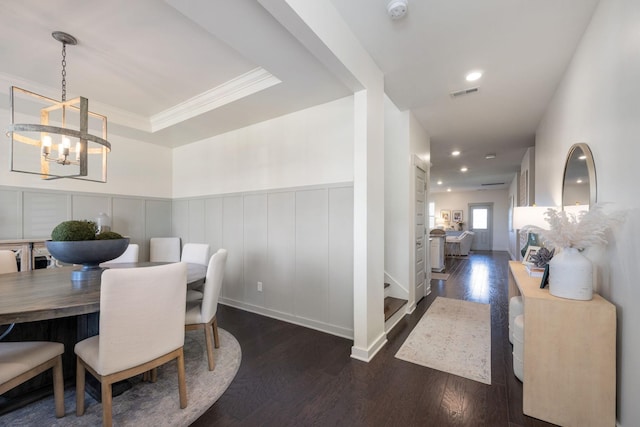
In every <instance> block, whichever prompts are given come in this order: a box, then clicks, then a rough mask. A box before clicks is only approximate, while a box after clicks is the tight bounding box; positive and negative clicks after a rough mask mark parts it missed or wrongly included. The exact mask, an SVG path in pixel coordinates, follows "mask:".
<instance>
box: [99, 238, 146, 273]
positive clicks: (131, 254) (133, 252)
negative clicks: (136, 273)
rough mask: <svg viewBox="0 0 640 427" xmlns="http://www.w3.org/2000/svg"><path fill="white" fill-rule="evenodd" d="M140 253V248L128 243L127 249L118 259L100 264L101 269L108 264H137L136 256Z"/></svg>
mask: <svg viewBox="0 0 640 427" xmlns="http://www.w3.org/2000/svg"><path fill="white" fill-rule="evenodd" d="M139 253H140V246H138V245H137V244H135V243H129V246H127V249H125V251H124V253H123V254H122V255H120V256H119V257H118V258H114V259H112V260H109V261H105V262H103V263H100V266H101V267H104V266H108V265H109V264H119V263H130V262H138V254H139Z"/></svg>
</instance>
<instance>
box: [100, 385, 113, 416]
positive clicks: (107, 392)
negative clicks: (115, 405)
mask: <svg viewBox="0 0 640 427" xmlns="http://www.w3.org/2000/svg"><path fill="white" fill-rule="evenodd" d="M101 385H102V425H103V426H104V427H111V425H112V424H113V419H112V414H111V404H112V402H111V401H112V393H111V382H109V381H104V378H103V381H102V384H101Z"/></svg>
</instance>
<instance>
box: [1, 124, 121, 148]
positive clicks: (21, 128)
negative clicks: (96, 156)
mask: <svg viewBox="0 0 640 427" xmlns="http://www.w3.org/2000/svg"><path fill="white" fill-rule="evenodd" d="M8 130H9V132H46V133H53V134H58V135H65V136H70V137H73V138H78V139H86V140H87V141H91V142H95V143H96V144H100V145H102V146H104V147H106V148H107V150H109V151H111V143H110V142H109V141H107V140H106V139H103V138H100V137H99V136H95V135H91V134H89V133H86V132H80V131H78V130H75V129H67V128H61V127H58V126H49V125H38V124H32V123H28V124H27V123H14V124H11V125H9V128H8Z"/></svg>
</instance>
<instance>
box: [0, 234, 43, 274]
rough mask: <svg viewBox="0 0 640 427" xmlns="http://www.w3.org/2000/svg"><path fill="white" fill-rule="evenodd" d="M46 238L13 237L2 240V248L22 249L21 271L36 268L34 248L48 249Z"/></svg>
mask: <svg viewBox="0 0 640 427" xmlns="http://www.w3.org/2000/svg"><path fill="white" fill-rule="evenodd" d="M45 241H46V239H44V238H43V239H13V240H0V249H10V250H14V251H17V250H19V251H20V271H29V270H33V268H34V260H33V258H34V250H37V249H46V246H45V244H44V242H45Z"/></svg>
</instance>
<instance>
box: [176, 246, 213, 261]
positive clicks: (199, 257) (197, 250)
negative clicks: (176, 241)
mask: <svg viewBox="0 0 640 427" xmlns="http://www.w3.org/2000/svg"><path fill="white" fill-rule="evenodd" d="M180 261H182V262H188V263H192V264H201V265H207V263H208V262H209V244H207V243H185V244H184V246H183V247H182V255H181V256H180Z"/></svg>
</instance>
